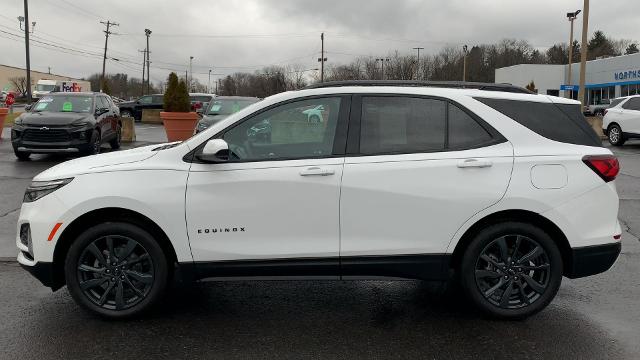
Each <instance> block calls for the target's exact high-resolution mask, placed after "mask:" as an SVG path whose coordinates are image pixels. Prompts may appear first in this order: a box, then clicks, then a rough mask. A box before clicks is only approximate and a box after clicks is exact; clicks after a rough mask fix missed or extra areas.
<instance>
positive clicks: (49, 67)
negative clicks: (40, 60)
mask: <svg viewBox="0 0 640 360" xmlns="http://www.w3.org/2000/svg"><path fill="white" fill-rule="evenodd" d="M47 68H48V69H49V74H51V66H47Z"/></svg>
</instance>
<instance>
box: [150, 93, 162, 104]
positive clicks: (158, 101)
mask: <svg viewBox="0 0 640 360" xmlns="http://www.w3.org/2000/svg"><path fill="white" fill-rule="evenodd" d="M151 99H152V100H151V102H152V103H154V104H162V103H163V102H164V96H162V95H153V96H152V97H151Z"/></svg>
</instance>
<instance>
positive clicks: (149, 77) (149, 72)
mask: <svg viewBox="0 0 640 360" xmlns="http://www.w3.org/2000/svg"><path fill="white" fill-rule="evenodd" d="M144 34H145V36H146V37H147V94H150V93H151V90H150V88H151V70H150V69H149V67H150V66H149V64H151V61H149V57H150V52H149V36H150V35H151V30H149V29H144ZM142 86H144V84H142Z"/></svg>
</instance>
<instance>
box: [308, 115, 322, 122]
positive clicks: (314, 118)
mask: <svg viewBox="0 0 640 360" xmlns="http://www.w3.org/2000/svg"><path fill="white" fill-rule="evenodd" d="M309 122H310V123H312V124H320V123H321V122H322V119H320V116H318V115H311V116H309Z"/></svg>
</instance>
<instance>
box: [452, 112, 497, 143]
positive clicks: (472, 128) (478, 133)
mask: <svg viewBox="0 0 640 360" xmlns="http://www.w3.org/2000/svg"><path fill="white" fill-rule="evenodd" d="M491 140H492V137H491V135H490V134H489V133H488V132H487V131H486V130H485V129H484V128H483V127H482V126H480V124H478V123H477V122H476V121H475V120H474V119H473V118H472V117H471V116H469V114H467V113H466V112H464V111H463V110H462V109H460V108H459V107H457V106H455V105H453V104H449V147H450V148H454V149H455V148H468V147H473V146H477V145H481V144H486V143H488V142H490V141H491Z"/></svg>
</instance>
